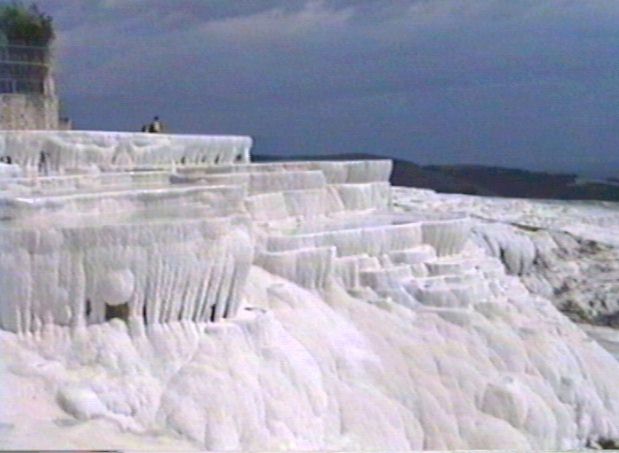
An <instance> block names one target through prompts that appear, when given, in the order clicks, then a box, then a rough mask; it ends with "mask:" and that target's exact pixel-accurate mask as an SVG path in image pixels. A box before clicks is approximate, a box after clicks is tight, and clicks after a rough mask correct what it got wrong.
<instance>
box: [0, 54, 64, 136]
mask: <svg viewBox="0 0 619 453" xmlns="http://www.w3.org/2000/svg"><path fill="white" fill-rule="evenodd" d="M65 128H66V127H65V125H64V122H61V121H60V118H59V106H58V97H57V96H56V90H55V84H54V78H53V74H52V60H51V56H50V49H49V47H39V46H28V45H16V44H10V43H6V42H5V43H4V44H2V43H0V129H5V130H6V129H18V130H21V129H65Z"/></svg>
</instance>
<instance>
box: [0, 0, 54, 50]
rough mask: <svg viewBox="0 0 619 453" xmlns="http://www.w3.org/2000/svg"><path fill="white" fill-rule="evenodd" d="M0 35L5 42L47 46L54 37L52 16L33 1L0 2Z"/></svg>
mask: <svg viewBox="0 0 619 453" xmlns="http://www.w3.org/2000/svg"><path fill="white" fill-rule="evenodd" d="M0 35H4V37H5V39H6V41H7V42H6V44H13V45H30V46H47V45H48V44H49V43H50V42H51V41H52V40H53V39H54V27H53V24H52V18H51V17H50V16H48V15H47V14H45V13H44V12H42V11H41V10H40V9H39V7H38V6H37V5H36V4H34V3H33V4H31V5H30V6H25V5H24V4H23V3H21V2H19V1H13V2H11V3H8V4H6V3H0ZM2 41H4V39H3V40H2Z"/></svg>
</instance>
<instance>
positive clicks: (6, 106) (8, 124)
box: [0, 94, 59, 130]
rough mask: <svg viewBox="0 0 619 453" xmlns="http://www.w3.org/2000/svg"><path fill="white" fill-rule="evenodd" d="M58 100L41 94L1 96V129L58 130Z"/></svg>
mask: <svg viewBox="0 0 619 453" xmlns="http://www.w3.org/2000/svg"><path fill="white" fill-rule="evenodd" d="M58 128H59V124H58V98H57V97H55V96H45V95H41V94H2V95H0V129H9V130H12V129H58Z"/></svg>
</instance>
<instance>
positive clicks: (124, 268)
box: [0, 132, 619, 451]
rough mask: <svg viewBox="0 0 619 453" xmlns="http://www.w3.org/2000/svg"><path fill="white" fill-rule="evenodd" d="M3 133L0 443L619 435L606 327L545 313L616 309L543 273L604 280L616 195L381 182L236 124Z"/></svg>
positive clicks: (210, 444) (469, 440)
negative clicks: (269, 148)
mask: <svg viewBox="0 0 619 453" xmlns="http://www.w3.org/2000/svg"><path fill="white" fill-rule="evenodd" d="M0 136H1V137H0V143H2V146H0V156H2V155H4V156H7V155H10V156H11V158H12V161H13V162H14V163H16V164H17V165H13V166H11V168H7V167H9V166H2V168H0V170H1V171H0V448H5V449H8V448H13V449H17V448H27V449H52V448H54V449H61V448H83V449H85V448H123V449H144V450H149V451H152V450H170V449H207V450H218V451H222V450H223V451H225V450H268V451H278V450H297V451H298V450H305V451H307V450H317V451H323V450H326V449H329V450H382V451H396V450H398V451H402V450H422V449H431V450H449V449H512V450H514V449H525V450H531V449H536V450H540V449H578V448H584V447H585V446H588V445H595V444H598V443H604V442H606V441H612V440H616V439H619V385H618V384H617V382H619V362H618V361H617V359H616V358H615V357H613V355H612V354H611V353H610V352H608V351H613V349H612V347H609V346H608V344H610V343H612V342H613V340H612V338H614V337H613V335H612V332H613V331H612V330H610V332H608V331H606V330H604V331H601V330H599V329H598V330H596V328H593V327H591V328H589V327H588V328H587V329H589V330H591V331H593V330H595V332H594V333H591V336H590V335H588V334H587V333H585V331H584V330H583V329H582V328H581V327H580V326H579V325H578V324H575V323H573V322H572V321H571V320H570V319H569V318H568V317H566V316H565V315H563V314H562V313H561V312H560V311H559V310H558V308H557V306H559V307H562V304H565V303H566V301H565V300H563V299H561V296H562V295H564V294H566V293H569V294H571V295H572V296H574V297H573V298H574V299H575V300H576V302H574V303H575V304H576V305H578V304H580V305H579V306H582V307H583V310H584V311H587V309H588V308H590V309H591V310H590V311H589V312H587V313H588V314H589V315H591V316H592V317H594V315H596V316H597V315H600V314H604V315H610V314H611V313H612V312H613V307H612V306H611V305H609V303H610V302H608V300H610V299H611V297H610V296H608V297H607V299H608V300H607V302H606V306H605V307H604V306H603V304H602V302H601V300H602V299H600V300H599V301H598V302H596V303H594V304H593V308H592V307H591V306H590V305H587V304H586V302H587V300H588V297H589V296H590V292H588V291H589V289H590V290H591V291H593V286H594V283H593V282H591V283H590V286H591V287H590V288H589V289H587V288H585V290H583V291H581V292H579V285H574V284H572V286H569V285H568V288H567V289H566V290H565V291H563V292H561V291H558V287H557V285H559V287H560V285H563V284H567V283H566V282H569V281H570V280H569V279H570V277H574V278H576V279H577V278H578V277H577V275H576V274H578V272H580V271H581V270H582V269H585V268H586V269H587V272H589V273H590V277H589V279H590V280H591V279H594V278H598V277H599V278H601V279H602V280H604V279H606V280H608V281H607V283H608V285H609V286H608V291H609V292H608V294H609V295H612V294H613V291H614V290H615V289H616V286H613V285H616V280H612V279H613V277H612V276H613V275H615V274H613V272H614V269H615V268H614V267H613V266H615V263H614V260H613V259H612V257H613V256H615V255H613V253H615V252H616V247H617V246H619V243H617V242H616V238H617V236H616V231H617V230H616V227H617V226H619V214H617V212H619V211H614V209H615V208H614V207H613V206H601V207H600V206H598V207H594V208H591V207H588V206H580V205H576V204H573V205H560V204H552V203H547V204H544V203H534V202H529V201H526V200H496V199H482V198H478V197H465V196H458V195H438V194H436V193H433V192H430V191H421V190H415V189H394V190H392V189H391V188H390V186H389V183H388V180H389V174H390V171H391V163H390V162H389V161H382V160H379V161H365V162H320V161H316V162H291V163H276V164H252V163H250V161H249V148H250V146H251V140H250V139H249V138H243V137H200V136H169V135H149V134H120V133H109V134H108V133H95V132H92V133H91V132H76V133H71V132H62V133H52V132H47V133H43V132H20V133H16V132H10V133H5V132H3V133H0ZM42 152H44V154H43V155H44V157H42V154H41V153H42ZM41 159H42V160H43V162H41ZM39 171H41V172H43V173H45V174H46V175H47V176H41V175H38V174H37V173H39ZM566 216H568V219H567V220H566ZM570 216H571V217H570ZM595 216H597V217H595ZM593 217H595V218H596V219H597V220H595V221H593V220H591V219H592V218H593ZM570 219H572V220H570ZM573 219H578V220H579V222H580V223H578V222H575V221H573ZM561 222H565V225H560V223H561ZM587 225H592V227H591V228H587ZM613 232H614V233H615V234H613ZM583 244H584V245H583ZM591 244H597V245H596V247H599V250H598V249H595V247H593V246H592V245H591ZM583 247H584V248H585V249H586V250H584V249H583ZM587 247H589V248H587ZM591 247H593V249H595V250H593V249H591ZM591 250H593V251H591ZM589 252H591V253H590V254H587V253H589ZM598 252H599V253H598ZM583 254H584V255H583ZM600 254H601V255H600ZM581 255H583V256H581ZM602 255H603V257H601V256H602ZM581 258H582V259H581ZM602 258H604V259H607V260H608V261H604V262H605V263H606V264H607V268H604V269H603V270H602V271H600V272H597V273H596V272H595V269H597V268H596V267H595V266H597V265H598V264H599V263H600V262H601V261H600V260H602V261H603V259H602ZM570 263H571V264H570ZM598 270H599V269H598ZM602 280H599V281H602ZM606 280H604V281H606ZM598 283H599V282H598ZM596 287H598V290H599V284H597V285H596ZM596 300H597V299H596ZM555 304H556V306H555ZM604 310H605V311H604ZM602 312H603V313H602ZM593 337H597V338H598V339H599V340H600V343H603V344H604V345H605V346H606V347H607V348H608V350H607V349H605V348H604V347H602V346H601V345H600V343H598V342H597V341H596V340H594V339H593ZM602 340H604V341H602ZM604 342H605V343H604Z"/></svg>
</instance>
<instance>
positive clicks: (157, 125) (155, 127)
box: [148, 116, 163, 134]
mask: <svg viewBox="0 0 619 453" xmlns="http://www.w3.org/2000/svg"><path fill="white" fill-rule="evenodd" d="M148 132H150V133H154V134H160V133H161V132H163V126H162V125H161V122H160V121H159V117H158V116H156V117H154V118H153V122H152V123H150V125H149V126H148Z"/></svg>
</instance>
